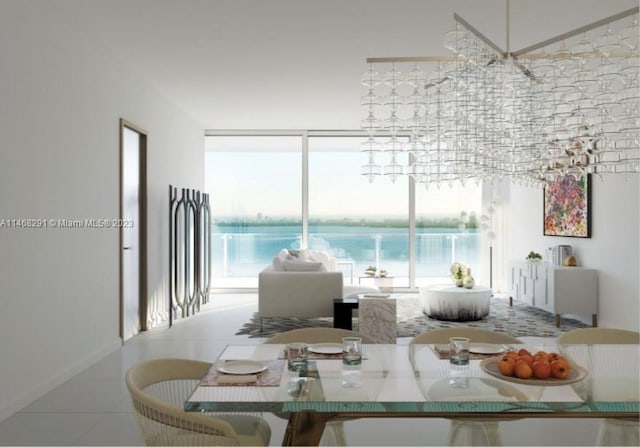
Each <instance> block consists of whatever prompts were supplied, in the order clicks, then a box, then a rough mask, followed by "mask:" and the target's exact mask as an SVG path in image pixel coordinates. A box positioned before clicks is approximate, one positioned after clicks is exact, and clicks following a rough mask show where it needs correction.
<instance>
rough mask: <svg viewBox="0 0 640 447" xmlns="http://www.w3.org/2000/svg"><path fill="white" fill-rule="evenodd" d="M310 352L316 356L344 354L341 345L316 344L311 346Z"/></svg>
mask: <svg viewBox="0 0 640 447" xmlns="http://www.w3.org/2000/svg"><path fill="white" fill-rule="evenodd" d="M309 351H311V352H315V353H316V354H342V345H341V344H340V343H316V344H315V345H311V346H309Z"/></svg>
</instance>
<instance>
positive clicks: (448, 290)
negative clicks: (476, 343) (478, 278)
mask: <svg viewBox="0 0 640 447" xmlns="http://www.w3.org/2000/svg"><path fill="white" fill-rule="evenodd" d="M491 295H492V292H491V289H490V288H489V287H485V286H475V287H474V288H473V289H465V288H464V287H456V286H453V285H450V284H438V285H434V286H429V287H421V288H420V299H421V301H422V306H423V312H424V313H425V314H427V315H429V316H430V317H431V318H435V319H437V320H446V321H473V320H481V319H482V318H484V317H486V316H487V315H489V301H490V299H491Z"/></svg>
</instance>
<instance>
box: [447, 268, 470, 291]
mask: <svg viewBox="0 0 640 447" xmlns="http://www.w3.org/2000/svg"><path fill="white" fill-rule="evenodd" d="M450 272H451V279H452V280H453V283H454V284H455V285H456V286H457V287H466V288H467V289H472V288H473V286H474V285H475V280H474V279H473V276H471V269H470V268H469V267H468V266H466V265H465V264H463V263H461V262H454V263H453V264H451V268H450Z"/></svg>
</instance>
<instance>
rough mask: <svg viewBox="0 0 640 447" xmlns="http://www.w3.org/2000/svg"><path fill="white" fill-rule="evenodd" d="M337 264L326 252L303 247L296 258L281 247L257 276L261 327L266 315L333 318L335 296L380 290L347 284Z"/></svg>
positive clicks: (341, 296)
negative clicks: (271, 261) (345, 284)
mask: <svg viewBox="0 0 640 447" xmlns="http://www.w3.org/2000/svg"><path fill="white" fill-rule="evenodd" d="M296 264H298V265H296ZM318 264H321V265H318ZM335 266H336V263H335V258H331V257H329V256H327V254H326V253H323V252H314V251H311V250H300V256H299V258H298V259H297V260H295V259H293V257H292V256H291V254H290V253H289V252H288V250H282V251H281V252H280V253H279V254H278V255H277V256H276V257H275V258H274V260H273V263H272V265H269V266H268V267H266V268H265V269H264V270H262V271H261V272H260V274H259V275H258V316H259V317H260V326H261V327H260V329H262V319H263V318H265V317H299V318H313V317H330V316H333V300H334V299H336V298H345V297H348V296H354V295H356V294H358V293H367V292H378V291H379V290H378V289H377V288H371V287H361V286H344V285H343V277H342V272H339V271H335Z"/></svg>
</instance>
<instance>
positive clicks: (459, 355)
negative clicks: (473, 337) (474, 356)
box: [449, 337, 470, 365]
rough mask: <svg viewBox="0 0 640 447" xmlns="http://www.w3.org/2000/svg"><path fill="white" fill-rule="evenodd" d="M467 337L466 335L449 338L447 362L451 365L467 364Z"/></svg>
mask: <svg viewBox="0 0 640 447" xmlns="http://www.w3.org/2000/svg"><path fill="white" fill-rule="evenodd" d="M469 343H470V341H469V339H468V338H467V337H451V338H450V339H449V363H451V364H453V365H468V364H469Z"/></svg>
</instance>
